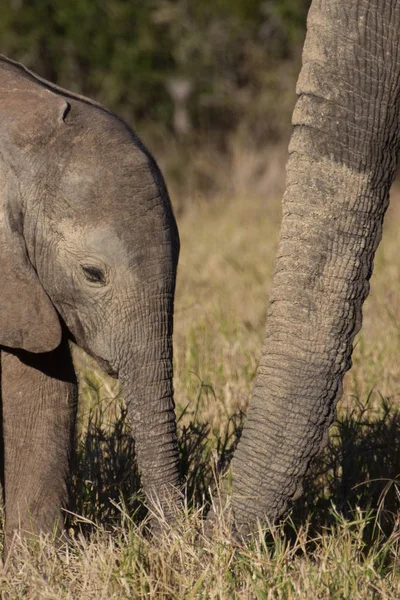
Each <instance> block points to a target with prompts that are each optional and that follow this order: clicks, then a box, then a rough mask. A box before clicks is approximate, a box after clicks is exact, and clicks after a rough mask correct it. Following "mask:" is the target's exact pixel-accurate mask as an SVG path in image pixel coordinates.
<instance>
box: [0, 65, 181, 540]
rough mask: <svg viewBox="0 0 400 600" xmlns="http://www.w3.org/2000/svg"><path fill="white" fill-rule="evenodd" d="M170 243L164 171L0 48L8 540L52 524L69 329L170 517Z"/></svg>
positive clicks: (110, 125)
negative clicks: (120, 411)
mask: <svg viewBox="0 0 400 600" xmlns="http://www.w3.org/2000/svg"><path fill="white" fill-rule="evenodd" d="M178 254H179V237H178V231H177V227H176V223H175V219H174V216H173V213H172V210H171V205H170V202H169V198H168V194H167V190H166V188H165V185H164V182H163V179H162V176H161V174H160V171H159V170H158V168H157V166H156V164H155V162H154V160H153V159H152V157H151V156H150V155H149V153H148V152H147V151H146V150H145V149H144V148H143V146H142V144H141V143H140V142H139V140H138V139H137V138H136V137H135V135H134V134H133V133H132V131H131V130H130V129H129V128H128V127H127V125H126V124H125V123H123V122H122V121H121V120H119V119H118V118H117V117H116V116H114V115H113V114H111V113H110V112H108V111H107V110H105V109H104V108H102V107H100V106H99V105H97V104H96V103H94V102H92V101H90V100H87V99H85V98H80V97H78V96H75V95H73V94H70V93H69V92H66V91H64V90H61V89H59V88H57V87H56V86H53V85H52V84H50V83H48V82H46V81H44V80H41V79H40V78H38V77H36V76H35V75H34V74H32V73H30V72H29V71H27V70H26V69H25V68H24V67H22V66H21V65H19V64H17V63H14V62H11V61H9V60H8V59H5V58H0V265H1V270H0V350H1V398H2V424H3V443H4V444H3V445H4V468H3V471H4V473H3V484H4V500H5V511H6V548H7V549H8V548H9V547H10V543H11V539H12V536H13V532H14V531H15V530H20V531H22V532H23V533H24V532H25V531H31V530H35V531H45V532H50V531H53V529H54V527H55V526H57V525H58V526H59V527H60V526H61V524H62V521H63V519H62V511H61V508H62V506H64V505H65V503H66V501H67V479H68V472H69V461H70V455H71V444H72V437H73V428H74V420H75V409H76V381H75V375H74V369H73V365H72V361H71V356H70V352H69V344H68V339H69V338H72V339H73V340H75V342H76V343H77V344H78V345H79V346H80V347H82V348H83V349H84V350H86V351H87V352H88V353H89V354H90V355H91V356H93V357H94V358H95V359H96V360H97V361H98V362H99V364H100V365H101V366H102V368H103V369H104V370H105V371H107V372H109V373H111V374H113V375H115V376H118V377H119V378H120V380H121V382H122V384H123V390H124V395H125V399H126V402H127V406H128V414H129V417H130V424H131V427H132V433H133V436H134V439H135V444H136V452H137V460H138V464H139V468H140V470H141V475H142V484H143V487H144V490H145V492H146V494H147V497H148V500H149V501H150V502H151V501H152V500H153V499H155V497H156V496H157V497H158V499H159V501H160V502H161V504H162V506H163V508H164V509H165V513H166V516H167V518H170V517H171V513H172V512H173V505H174V504H176V503H177V501H178V491H177V489H178V486H179V477H178V469H177V458H178V451H177V441H176V426H175V415H174V400H173V388H172V324H173V302H174V290H175V276H176V267H177V261H178ZM60 317H61V318H60Z"/></svg>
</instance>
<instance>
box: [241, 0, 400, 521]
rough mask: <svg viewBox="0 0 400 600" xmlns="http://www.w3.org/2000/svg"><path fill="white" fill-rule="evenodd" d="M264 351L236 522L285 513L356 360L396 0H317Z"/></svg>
mask: <svg viewBox="0 0 400 600" xmlns="http://www.w3.org/2000/svg"><path fill="white" fill-rule="evenodd" d="M297 93H298V95H299V98H298V101H297V105H296V108H295V111H294V115H293V124H294V131H293V136H292V140H291V144H290V148H289V151H290V159H289V163H288V170H287V186H286V193H285V197H284V205H283V222H282V229H281V235H280V243H279V247H278V253H277V264H276V269H275V275H274V279H273V286H272V293H271V299H270V307H269V315H268V323H267V328H266V336H265V344H264V348H263V353H262V358H261V361H260V365H259V368H258V373H257V376H256V381H255V386H254V391H253V396H252V398H251V402H250V407H249V411H248V417H247V422H246V423H245V426H244V429H243V435H242V438H241V440H240V442H239V445H238V448H237V452H236V454H235V457H234V459H233V463H232V471H233V478H232V481H233V490H232V491H233V500H232V502H233V511H234V514H235V518H236V521H237V522H238V523H239V525H242V526H245V525H246V524H247V523H254V522H255V521H256V520H257V519H263V518H265V517H268V518H269V519H270V520H272V521H273V520H275V519H277V518H279V517H280V516H281V515H282V514H283V512H284V511H285V510H286V508H287V506H288V502H289V501H290V500H292V499H293V498H295V497H296V495H297V494H298V493H299V491H300V488H301V481H302V478H303V477H304V475H305V473H306V471H307V468H308V466H309V464H310V461H311V460H312V458H313V457H314V456H315V455H316V454H317V453H318V451H319V449H320V448H321V444H322V443H323V441H324V439H325V437H326V432H327V429H328V427H329V425H330V424H331V423H332V421H333V419H334V416H335V405H336V402H337V400H338V398H339V397H340V394H341V390H342V380H343V376H344V374H345V372H346V371H347V370H348V369H349V368H350V365H351V352H352V344H353V340H354V336H355V334H356V333H357V332H358V331H359V329H360V326H361V308H362V304H363V302H364V300H365V298H366V296H367V294H368V291H369V284H368V280H369V278H370V275H371V272H372V267H373V258H374V253H375V250H376V248H377V245H378V243H379V240H380V238H381V227H382V221H383V216H384V213H385V210H386V207H387V204H388V198H389V189H390V186H391V183H392V181H393V178H394V175H395V171H396V167H397V161H398V149H399V143H400V139H399V109H400V1H399V0H346V2H343V1H342V0H329V1H328V0H314V1H313V3H312V7H311V9H310V12H309V18H308V34H307V38H306V42H305V47H304V53H303V68H302V71H301V74H300V78H299V81H298V87H297Z"/></svg>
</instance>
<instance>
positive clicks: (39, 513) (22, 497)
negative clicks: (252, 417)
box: [1, 340, 77, 554]
mask: <svg viewBox="0 0 400 600" xmlns="http://www.w3.org/2000/svg"><path fill="white" fill-rule="evenodd" d="M76 391H77V386H76V377H75V373H74V369H73V365H72V360H71V355H70V350H69V346H68V342H67V341H65V340H64V341H63V342H62V343H61V345H60V346H59V347H58V348H57V349H56V350H55V351H53V352H50V353H47V354H31V353H25V352H18V351H16V352H15V353H14V352H13V353H9V352H5V351H3V352H2V356H1V396H2V420H3V443H4V500H5V520H6V531H5V554H7V553H8V552H9V549H10V546H11V543H12V539H13V536H14V533H15V532H19V533H20V534H21V535H27V534H30V533H38V532H44V533H53V532H56V531H57V530H60V529H61V528H62V523H63V515H62V507H64V506H65V505H66V502H67V495H68V480H69V470H70V460H71V455H72V445H73V434H74V427H75V415H76V404H77V403H76V397H77V394H76Z"/></svg>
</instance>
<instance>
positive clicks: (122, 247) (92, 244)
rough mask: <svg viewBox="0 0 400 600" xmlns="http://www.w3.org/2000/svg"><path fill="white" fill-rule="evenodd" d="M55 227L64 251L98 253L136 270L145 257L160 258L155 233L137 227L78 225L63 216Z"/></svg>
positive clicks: (120, 265)
mask: <svg viewBox="0 0 400 600" xmlns="http://www.w3.org/2000/svg"><path fill="white" fill-rule="evenodd" d="M128 229H129V228H128ZM58 230H59V233H60V234H61V240H62V241H61V244H62V245H64V247H65V249H66V250H67V251H69V252H71V253H72V254H74V255H76V254H79V255H80V256H82V257H85V256H87V257H88V258H90V257H93V258H95V257H96V256H98V257H99V258H102V259H103V260H105V261H106V262H107V263H109V264H111V265H112V266H114V267H124V268H125V269H126V268H127V269H130V270H136V269H137V268H138V267H140V265H141V264H143V263H148V261H149V260H150V261H152V262H154V259H161V254H162V252H161V251H160V243H157V241H156V238H155V236H153V237H151V236H147V235H142V233H141V232H140V228H138V229H137V230H136V231H132V230H129V231H128V232H126V231H125V232H123V230H122V229H121V228H114V227H113V226H111V225H83V226H82V225H78V224H77V223H76V222H75V221H73V220H70V219H64V220H62V221H61V222H60V223H59V225H58ZM124 234H125V235H124ZM156 262H160V263H162V262H163V261H158V260H157V261H156Z"/></svg>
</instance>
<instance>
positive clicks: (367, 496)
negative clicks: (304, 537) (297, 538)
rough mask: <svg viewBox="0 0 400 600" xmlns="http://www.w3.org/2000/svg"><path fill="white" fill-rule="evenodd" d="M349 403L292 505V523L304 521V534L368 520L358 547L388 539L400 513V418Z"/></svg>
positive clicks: (388, 409)
mask: <svg viewBox="0 0 400 600" xmlns="http://www.w3.org/2000/svg"><path fill="white" fill-rule="evenodd" d="M371 404H372V400H371V396H370V397H369V398H368V399H367V401H366V402H365V403H364V404H363V403H361V402H360V401H359V400H358V399H356V398H355V399H353V403H352V407H351V408H349V409H348V410H347V411H346V412H342V413H341V414H340V415H339V418H338V420H337V422H336V424H335V425H334V426H333V427H332V429H331V431H330V438H329V442H328V445H327V447H326V448H325V449H324V451H323V452H322V453H321V455H320V456H319V457H318V458H317V459H316V461H315V462H314V464H313V466H312V469H311V473H310V475H309V477H308V478H307V479H306V481H305V483H304V493H303V496H302V497H301V498H300V499H299V500H298V501H297V502H296V503H295V505H294V506H293V510H292V520H293V522H294V523H295V525H296V524H301V523H304V522H305V521H309V523H310V533H311V534H314V533H315V534H318V533H320V532H321V529H322V528H327V527H328V528H329V527H330V526H333V525H334V524H335V523H337V517H338V515H340V518H343V519H344V520H346V521H348V522H352V521H353V522H357V521H359V520H360V519H361V518H363V516H365V515H368V516H369V525H368V526H367V527H366V528H365V531H364V541H365V542H366V543H367V544H369V543H371V542H372V541H373V538H374V536H376V535H380V536H381V535H382V534H383V536H384V537H386V536H389V535H390V534H391V533H392V532H393V530H394V528H395V527H396V525H397V522H398V512H399V508H400V412H399V408H398V406H397V405H396V404H394V403H393V402H389V401H388V400H387V399H385V398H382V397H381V398H380V402H379V405H378V406H376V407H375V408H371V407H370V405H371Z"/></svg>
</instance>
